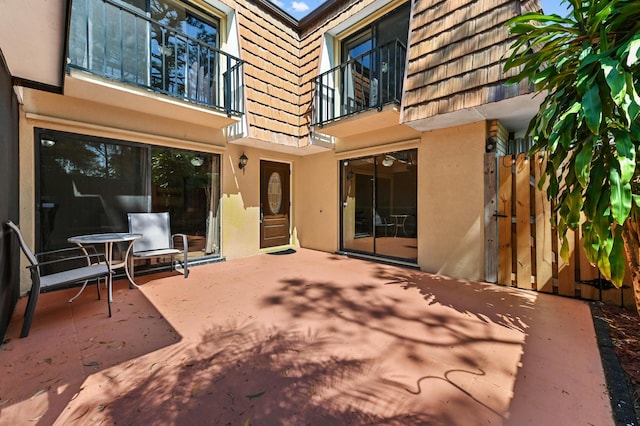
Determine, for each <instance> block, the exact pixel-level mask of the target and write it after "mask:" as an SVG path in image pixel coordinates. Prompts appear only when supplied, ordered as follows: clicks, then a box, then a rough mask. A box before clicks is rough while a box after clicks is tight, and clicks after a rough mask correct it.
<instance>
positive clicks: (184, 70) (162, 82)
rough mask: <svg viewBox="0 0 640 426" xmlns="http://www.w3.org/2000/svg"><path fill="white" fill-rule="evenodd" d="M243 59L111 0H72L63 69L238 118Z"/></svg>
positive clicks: (240, 106)
mask: <svg viewBox="0 0 640 426" xmlns="http://www.w3.org/2000/svg"><path fill="white" fill-rule="evenodd" d="M242 64H243V61H241V60H240V59H238V58H236V57H234V56H232V55H229V54H227V53H225V52H222V51H220V50H219V49H217V48H215V47H213V46H211V45H210V44H207V43H205V42H203V41H201V40H198V39H196V38H193V37H190V36H188V35H187V34H184V33H182V32H180V31H177V30H176V29H175V28H172V27H170V26H168V25H166V24H163V23H161V22H158V21H156V20H153V19H151V18H150V17H148V16H146V15H145V14H144V13H142V12H141V11H137V10H134V9H133V8H130V7H129V6H128V5H126V4H119V3H116V2H115V1H112V0H75V1H74V2H73V8H72V12H71V29H70V33H69V58H68V67H70V68H77V69H81V70H85V71H88V72H91V73H93V74H97V75H99V76H101V77H105V78H109V79H112V80H116V81H120V82H123V83H127V84H131V85H135V86H139V87H143V88H146V89H149V90H151V91H153V92H156V93H162V94H166V95H169V96H171V97H173V98H177V99H181V100H184V101H187V102H191V103H196V104H199V105H204V106H207V107H210V108H215V109H219V110H223V111H225V112H226V113H227V114H229V115H241V114H242V113H243V111H244V108H243V106H244V102H243V98H244V96H243V76H242Z"/></svg>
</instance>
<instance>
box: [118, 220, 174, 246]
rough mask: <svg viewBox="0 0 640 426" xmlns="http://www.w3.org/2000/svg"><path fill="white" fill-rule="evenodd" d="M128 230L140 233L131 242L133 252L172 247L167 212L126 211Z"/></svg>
mask: <svg viewBox="0 0 640 426" xmlns="http://www.w3.org/2000/svg"><path fill="white" fill-rule="evenodd" d="M127 217H128V219H129V232H133V233H136V234H142V238H141V239H139V240H136V242H135V243H133V248H132V250H133V252H134V253H136V252H140V251H147V250H158V249H166V248H170V247H172V245H171V226H170V224H169V213H168V212H162V213H128V214H127Z"/></svg>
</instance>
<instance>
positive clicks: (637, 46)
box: [627, 33, 640, 67]
mask: <svg viewBox="0 0 640 426" xmlns="http://www.w3.org/2000/svg"><path fill="white" fill-rule="evenodd" d="M638 52H640V33H636V34H635V36H634V38H633V40H631V43H629V55H628V56H627V66H628V67H630V66H633V65H635V63H636V62H638V59H640V56H639V55H638Z"/></svg>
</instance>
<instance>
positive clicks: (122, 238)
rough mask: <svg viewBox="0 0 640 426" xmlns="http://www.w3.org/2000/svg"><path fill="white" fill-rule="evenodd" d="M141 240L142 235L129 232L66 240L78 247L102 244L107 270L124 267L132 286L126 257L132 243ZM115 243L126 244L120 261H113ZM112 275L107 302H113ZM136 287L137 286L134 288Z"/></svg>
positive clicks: (108, 284) (91, 235)
mask: <svg viewBox="0 0 640 426" xmlns="http://www.w3.org/2000/svg"><path fill="white" fill-rule="evenodd" d="M140 238H142V234H136V233H129V232H107V233H102V234H89V235H77V236H75V237H70V238H68V239H67V241H69V242H70V243H74V244H77V245H78V246H80V247H83V246H84V245H87V244H104V257H105V259H106V261H107V264H108V265H109V269H111V270H113V269H117V268H121V267H124V272H125V274H126V276H127V278H128V279H129V282H130V283H131V284H133V285H135V283H134V282H133V279H132V278H131V274H130V273H129V266H128V262H127V260H128V257H129V252H130V251H131V247H133V243H134V242H135V241H136V240H139V239H140ZM115 243H127V250H126V251H125V254H124V258H123V259H122V260H119V261H117V262H118V263H116V260H114V259H113V245H114V244H115ZM112 282H113V278H112V275H109V278H108V283H107V288H108V291H109V296H108V297H109V302H113V291H112ZM86 285H87V283H86V282H85V283H84V285H83V286H82V288H81V289H80V291H78V294H76V295H75V296H73V297H72V298H71V299H70V300H69V302H72V301H73V300H74V299H75V298H76V297H78V296H79V295H80V293H82V291H83V290H84V288H85V287H86ZM136 287H137V286H136Z"/></svg>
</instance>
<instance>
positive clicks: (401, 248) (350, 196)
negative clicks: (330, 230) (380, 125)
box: [341, 149, 418, 262]
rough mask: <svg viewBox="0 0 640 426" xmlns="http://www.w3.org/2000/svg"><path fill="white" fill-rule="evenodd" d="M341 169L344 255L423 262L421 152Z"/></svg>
mask: <svg viewBox="0 0 640 426" xmlns="http://www.w3.org/2000/svg"><path fill="white" fill-rule="evenodd" d="M341 166H342V248H343V250H346V251H350V252H359V253H366V254H372V255H375V256H383V257H389V258H395V259H402V260H408V261H411V262H415V261H417V258H418V248H417V206H418V205H417V193H418V192H417V150H415V149H413V150H407V151H396V152H388V153H385V154H382V155H375V156H370V157H364V158H353V159H347V160H344V161H343V162H342V164H341Z"/></svg>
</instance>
